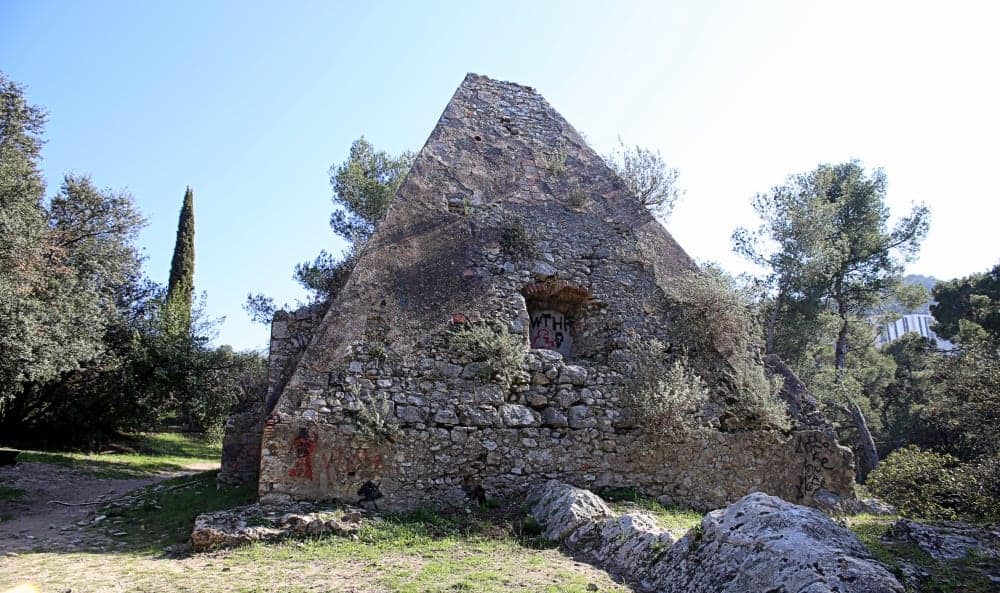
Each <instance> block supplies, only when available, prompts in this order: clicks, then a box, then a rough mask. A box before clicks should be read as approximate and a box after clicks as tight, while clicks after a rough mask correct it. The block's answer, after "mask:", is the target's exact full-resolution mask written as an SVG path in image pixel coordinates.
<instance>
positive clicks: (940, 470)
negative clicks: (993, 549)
mask: <svg viewBox="0 0 1000 593" xmlns="http://www.w3.org/2000/svg"><path fill="white" fill-rule="evenodd" d="M983 477H984V476H983V472H981V471H977V470H976V468H975V467H974V466H972V465H969V464H961V463H960V462H959V460H958V459H957V458H955V457H953V456H951V455H948V454H946V453H945V454H942V453H935V452H932V451H924V450H921V449H919V448H917V447H914V446H907V447H903V448H901V449H897V450H896V451H894V452H892V454H890V455H889V456H888V457H886V459H885V460H884V461H882V463H881V464H879V466H878V467H877V468H876V469H875V470H874V471H872V473H871V474H869V475H868V480H867V482H866V483H865V485H866V487H867V488H868V490H869V491H871V493H872V494H874V495H875V496H877V497H879V498H881V499H883V500H885V501H886V502H888V503H889V504H892V505H894V506H895V507H896V508H897V509H899V512H900V513H902V514H903V515H906V516H908V517H915V518H920V519H930V520H942V519H947V520H954V519H959V518H964V519H972V520H976V519H982V518H984V517H989V516H991V515H993V516H995V515H996V508H997V507H996V504H997V503H998V502H1000V500H997V499H995V498H993V499H992V500H991V499H990V497H989V496H988V494H989V492H988V491H987V490H986V489H985V487H986V485H985V484H982V483H981V479H983Z"/></svg>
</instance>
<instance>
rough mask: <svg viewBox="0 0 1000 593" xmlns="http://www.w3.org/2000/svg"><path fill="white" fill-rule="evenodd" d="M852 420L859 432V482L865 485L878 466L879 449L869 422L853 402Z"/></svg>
mask: <svg viewBox="0 0 1000 593" xmlns="http://www.w3.org/2000/svg"><path fill="white" fill-rule="evenodd" d="M850 411H851V420H853V421H854V427H855V428H857V430H858V453H859V454H858V468H857V469H858V482H861V483H863V482H864V481H865V478H867V477H868V474H869V473H871V471H872V470H873V469H875V466H877V465H878V449H876V448H875V439H873V438H872V433H871V431H870V430H868V422H866V421H865V415H864V413H862V411H861V408H859V407H858V404H856V403H854V402H851V409H850Z"/></svg>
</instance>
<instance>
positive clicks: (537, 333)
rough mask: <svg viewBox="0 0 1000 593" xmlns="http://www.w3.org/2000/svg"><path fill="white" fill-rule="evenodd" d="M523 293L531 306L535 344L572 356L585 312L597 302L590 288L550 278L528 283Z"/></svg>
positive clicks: (531, 332) (532, 342)
mask: <svg viewBox="0 0 1000 593" xmlns="http://www.w3.org/2000/svg"><path fill="white" fill-rule="evenodd" d="M521 294H522V296H524V304H525V305H526V307H527V309H528V320H529V330H528V341H529V344H530V345H531V347H532V348H535V349H546V350H555V351H557V352H559V353H560V354H562V355H563V356H566V357H568V356H572V355H573V341H574V339H575V337H576V336H577V335H578V331H579V329H580V328H579V327H578V325H579V323H580V322H581V321H582V319H583V313H585V312H586V311H587V310H588V309H589V308H591V307H593V306H594V305H595V304H596V300H595V299H594V298H593V297H592V296H591V295H590V292H588V291H587V289H585V288H581V287H579V286H575V285H573V284H570V283H569V282H566V281H564V280H546V281H543V282H535V283H532V284H529V285H527V286H525V287H524V289H523V290H522V291H521Z"/></svg>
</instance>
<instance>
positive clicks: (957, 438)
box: [925, 342, 1000, 459]
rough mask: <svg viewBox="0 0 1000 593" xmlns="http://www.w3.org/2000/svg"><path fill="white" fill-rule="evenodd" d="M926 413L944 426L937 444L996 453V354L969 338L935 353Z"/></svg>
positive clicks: (964, 452)
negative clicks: (956, 346)
mask: <svg viewBox="0 0 1000 593" xmlns="http://www.w3.org/2000/svg"><path fill="white" fill-rule="evenodd" d="M928 391H929V394H928V399H929V401H928V403H927V407H926V412H925V415H926V418H927V419H928V421H929V422H931V423H933V424H934V425H935V426H936V427H938V428H939V429H941V430H942V431H944V433H945V434H946V435H947V438H946V439H944V440H945V442H944V443H943V444H942V446H943V447H944V448H945V449H946V450H948V451H950V452H952V453H954V454H956V455H958V456H959V457H961V458H963V459H972V458H975V457H977V456H981V455H996V454H998V453H1000V355H998V352H997V349H996V348H995V347H994V346H992V345H990V344H988V343H982V342H980V343H972V344H967V345H965V346H963V347H962V348H961V349H960V350H959V352H957V353H955V354H951V355H944V356H940V357H938V358H937V361H936V364H935V365H934V367H933V370H932V373H931V376H930V378H929V387H928Z"/></svg>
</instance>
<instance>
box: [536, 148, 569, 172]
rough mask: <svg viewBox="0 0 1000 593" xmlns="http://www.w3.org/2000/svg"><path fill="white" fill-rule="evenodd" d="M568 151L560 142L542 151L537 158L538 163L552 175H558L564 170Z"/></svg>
mask: <svg viewBox="0 0 1000 593" xmlns="http://www.w3.org/2000/svg"><path fill="white" fill-rule="evenodd" d="M567 156H568V152H567V151H566V147H565V146H564V145H562V144H560V145H558V146H556V147H555V148H553V149H552V150H550V151H546V152H543V153H542V154H541V157H540V158H539V161H540V162H539V165H541V166H542V168H543V169H545V170H546V171H548V172H549V173H551V174H552V175H554V176H556V177H559V176H561V175H562V174H563V173H565V172H566V157H567Z"/></svg>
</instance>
